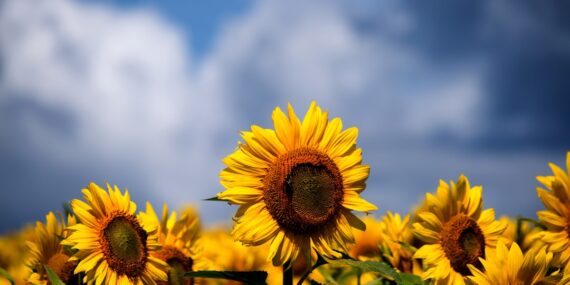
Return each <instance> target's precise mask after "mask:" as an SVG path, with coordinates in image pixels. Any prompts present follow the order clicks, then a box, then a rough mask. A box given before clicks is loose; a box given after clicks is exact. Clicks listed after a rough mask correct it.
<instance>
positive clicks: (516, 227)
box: [499, 216, 544, 251]
mask: <svg viewBox="0 0 570 285" xmlns="http://www.w3.org/2000/svg"><path fill="white" fill-rule="evenodd" d="M499 221H500V222H502V223H504V224H506V225H507V227H506V229H505V231H504V232H503V237H502V239H503V241H504V243H505V245H506V246H507V247H509V246H511V244H512V243H513V242H517V241H518V242H520V247H521V249H522V250H523V251H527V250H529V249H531V248H534V247H542V246H544V243H543V242H542V241H541V240H540V237H541V236H542V232H543V231H542V229H541V228H540V227H538V226H536V225H534V224H533V223H530V222H528V221H524V220H517V219H512V218H509V217H507V216H503V217H501V218H500V219H499Z"/></svg>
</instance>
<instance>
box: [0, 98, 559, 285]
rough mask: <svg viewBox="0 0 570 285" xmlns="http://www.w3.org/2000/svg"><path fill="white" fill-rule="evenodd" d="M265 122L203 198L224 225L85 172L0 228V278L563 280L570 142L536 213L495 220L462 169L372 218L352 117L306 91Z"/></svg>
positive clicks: (545, 182)
mask: <svg viewBox="0 0 570 285" xmlns="http://www.w3.org/2000/svg"><path fill="white" fill-rule="evenodd" d="M272 120H273V124H274V126H273V128H271V129H265V128H262V127H259V126H257V125H253V126H252V127H251V130H249V131H243V132H242V133H241V139H242V141H241V142H238V145H237V148H236V149H235V151H234V152H233V153H231V154H229V155H228V156H227V157H226V158H224V159H223V163H224V164H225V169H223V170H221V172H220V175H219V177H220V183H221V187H220V189H223V191H221V192H219V193H212V197H211V198H208V197H204V198H206V199H207V200H211V202H210V203H220V202H225V203H228V204H229V205H232V206H234V208H235V215H234V218H233V221H231V222H232V223H233V226H232V227H231V228H230V227H224V226H218V227H203V226H202V223H201V221H200V215H199V213H198V212H197V211H196V210H195V209H194V208H190V207H187V208H182V209H178V210H171V209H169V207H168V206H167V205H163V206H162V208H158V207H157V205H152V203H150V202H147V203H146V205H136V204H135V203H134V202H133V201H131V196H130V194H129V191H128V190H126V189H124V188H120V187H118V186H116V185H112V184H109V183H105V184H96V183H93V182H91V183H89V184H88V185H87V186H86V187H85V188H84V189H83V190H82V195H81V193H79V192H78V193H77V194H78V195H77V197H70V201H69V204H68V205H69V206H68V207H65V209H64V210H62V211H57V209H54V211H53V212H49V213H46V216H45V219H42V220H41V221H37V222H36V224H35V225H33V226H29V227H26V228H24V229H22V230H21V231H19V232H16V233H13V234H9V235H5V236H2V237H0V284H54V285H55V284H96V285H99V284H241V283H243V284H286V285H289V284H368V285H372V284H399V285H404V284H406V285H412V284H460V285H461V284H490V285H497V284H511V285H515V284H528V285H530V284H570V237H569V234H570V179H569V177H570V172H569V170H570V152H568V153H567V156H566V165H565V166H557V165H554V164H550V168H551V170H552V173H550V174H546V175H545V176H537V180H538V182H539V183H540V184H541V185H542V186H541V187H538V188H537V190H536V194H537V199H540V200H541V201H542V203H543V205H544V208H543V209H542V210H540V211H538V212H537V216H538V220H534V219H532V218H525V217H497V216H496V215H495V209H493V208H486V207H485V205H484V203H483V198H482V197H483V196H482V193H483V187H482V186H480V185H477V182H476V181H469V178H468V177H466V176H464V175H460V176H459V177H457V178H456V179H452V180H440V182H439V186H438V187H437V189H433V191H432V192H429V193H426V194H425V198H424V200H423V202H422V203H420V204H419V205H417V206H416V207H415V209H414V210H413V211H411V212H410V213H392V212H386V213H385V214H384V215H379V214H378V207H377V206H376V205H374V204H372V203H370V202H368V201H366V200H365V199H363V198H362V197H361V195H360V194H361V193H362V192H363V191H365V190H366V180H367V179H368V177H369V176H370V175H374V174H373V172H372V173H371V172H370V167H369V166H368V165H365V164H363V150H362V149H361V148H359V146H358V144H357V137H358V129H357V128H356V127H350V128H344V126H343V123H342V120H341V119H340V118H333V119H329V114H328V113H327V112H326V111H323V110H322V109H321V108H320V107H319V106H318V105H317V104H316V103H315V102H313V103H312V104H311V106H310V107H309V109H308V111H307V112H306V114H305V115H304V117H303V118H302V119H301V118H300V117H299V116H297V114H296V113H295V111H294V109H293V107H292V106H291V105H289V106H288V107H287V110H286V112H285V111H283V110H282V109H280V108H279V107H277V108H275V109H274V111H273V114H272ZM545 163H546V162H545ZM537 175H543V174H540V173H537ZM446 179H449V178H446ZM121 186H124V185H121ZM228 222H230V221H228Z"/></svg>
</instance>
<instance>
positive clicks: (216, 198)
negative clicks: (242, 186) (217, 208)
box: [204, 196, 227, 202]
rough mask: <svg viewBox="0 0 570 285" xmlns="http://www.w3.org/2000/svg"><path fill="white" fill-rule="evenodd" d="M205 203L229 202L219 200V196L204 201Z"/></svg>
mask: <svg viewBox="0 0 570 285" xmlns="http://www.w3.org/2000/svg"><path fill="white" fill-rule="evenodd" d="M204 201H215V202H227V201H226V200H222V199H220V198H218V196H214V197H211V198H208V199H204Z"/></svg>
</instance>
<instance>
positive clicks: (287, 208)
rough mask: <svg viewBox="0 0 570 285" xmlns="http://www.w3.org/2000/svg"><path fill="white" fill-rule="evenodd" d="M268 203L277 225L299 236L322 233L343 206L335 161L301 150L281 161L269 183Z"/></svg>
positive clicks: (320, 154)
mask: <svg viewBox="0 0 570 285" xmlns="http://www.w3.org/2000/svg"><path fill="white" fill-rule="evenodd" d="M263 182H264V184H265V191H264V197H263V198H264V200H265V204H266V205H267V209H268V210H269V213H270V214H271V216H272V217H273V218H274V219H275V220H276V221H277V223H278V224H279V225H280V226H282V227H284V228H286V229H287V230H289V231H291V232H293V233H298V234H311V233H313V232H318V231H320V230H321V228H322V227H323V226H326V225H327V224H328V223H329V222H331V221H333V220H334V218H335V217H336V215H337V214H338V213H339V211H340V209H341V206H342V197H343V186H342V176H341V174H340V171H339V169H338V167H337V166H336V164H335V163H334V161H333V160H332V159H330V158H329V157H328V156H327V155H325V154H323V153H321V152H319V151H316V150H312V149H307V148H301V149H297V150H294V151H291V152H289V153H287V154H284V155H282V156H280V157H279V158H277V160H276V161H275V162H274V163H273V164H272V165H271V167H270V168H269V171H268V173H267V175H266V176H265V179H264V180H263Z"/></svg>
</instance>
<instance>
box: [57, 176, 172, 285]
mask: <svg viewBox="0 0 570 285" xmlns="http://www.w3.org/2000/svg"><path fill="white" fill-rule="evenodd" d="M107 191H108V193H107V192H106V191H105V190H103V189H102V188H101V187H99V186H98V185H97V184H95V183H90V184H89V186H87V189H83V194H84V198H85V200H86V202H87V203H85V202H83V201H81V200H77V199H75V200H73V201H72V202H71V206H72V208H73V212H74V213H75V215H76V216H77V218H78V219H79V221H80V222H81V223H79V224H76V225H74V226H70V227H68V229H69V230H71V231H72V233H71V234H70V235H69V236H68V237H67V238H66V239H64V240H63V241H62V242H61V243H62V244H63V245H69V246H72V247H73V249H76V250H77V252H76V253H75V254H74V255H73V258H72V260H78V261H79V264H78V265H77V267H76V268H75V273H79V272H85V277H84V279H83V281H84V282H86V283H88V284H92V283H96V284H101V283H105V284H156V282H155V281H158V280H160V281H166V280H167V275H166V272H165V270H166V263H165V262H163V261H162V260H160V259H158V258H156V257H153V256H152V253H153V252H154V251H156V250H157V249H159V247H160V246H159V244H158V242H157V239H158V235H157V226H158V225H156V224H151V223H145V222H144V221H142V219H140V218H137V216H135V211H136V205H135V203H133V202H131V200H130V196H129V192H128V191H125V194H124V195H122V194H121V191H120V190H119V188H118V187H117V186H114V188H112V187H111V186H110V185H109V184H107Z"/></svg>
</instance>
